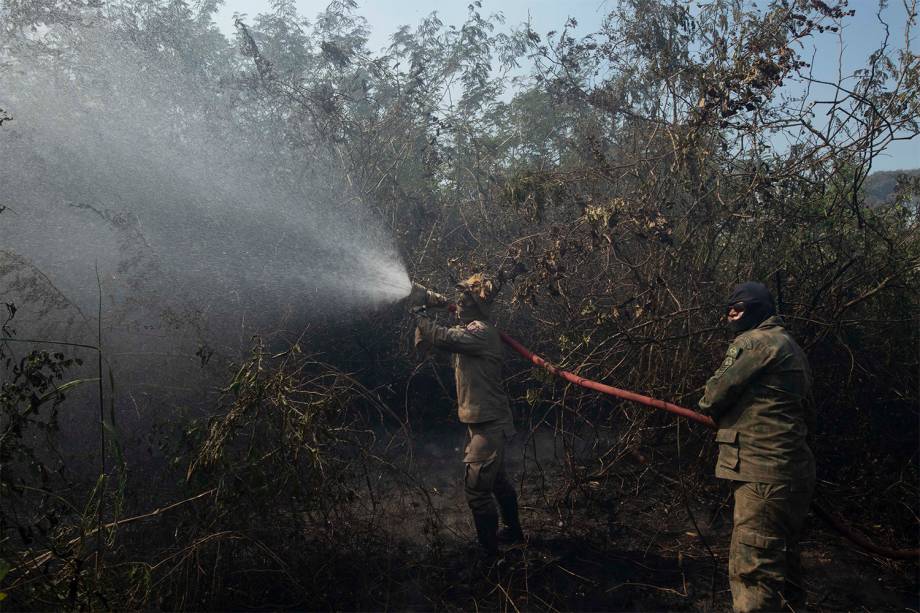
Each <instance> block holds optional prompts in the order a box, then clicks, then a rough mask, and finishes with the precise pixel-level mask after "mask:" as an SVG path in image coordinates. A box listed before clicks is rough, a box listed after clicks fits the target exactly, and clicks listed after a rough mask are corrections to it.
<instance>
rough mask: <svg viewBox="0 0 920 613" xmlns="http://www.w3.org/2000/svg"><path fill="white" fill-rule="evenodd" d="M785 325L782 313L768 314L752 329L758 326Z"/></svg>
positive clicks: (780, 326) (758, 327)
mask: <svg viewBox="0 0 920 613" xmlns="http://www.w3.org/2000/svg"><path fill="white" fill-rule="evenodd" d="M785 325H786V322H785V321H783V316H782V315H770V316H769V317H767V318H766V319H765V320H763V321H762V322H760V324H758V325H757V326H756V327H755V328H754V329H755V330H757V329H760V328H776V327H779V328H782V327H784V326H785Z"/></svg>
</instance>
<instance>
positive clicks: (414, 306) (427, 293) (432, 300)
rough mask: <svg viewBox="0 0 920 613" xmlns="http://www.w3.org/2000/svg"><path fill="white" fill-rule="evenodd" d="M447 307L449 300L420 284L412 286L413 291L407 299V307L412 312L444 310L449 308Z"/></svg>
mask: <svg viewBox="0 0 920 613" xmlns="http://www.w3.org/2000/svg"><path fill="white" fill-rule="evenodd" d="M447 305H448V300H447V298H445V297H444V296H442V295H441V294H439V293H437V292H433V291H431V290H430V289H428V288H426V287H425V286H424V285H420V284H418V283H413V284H412V291H411V292H409V297H408V298H406V306H407V307H408V308H409V310H411V311H417V310H424V309H429V308H444V307H447Z"/></svg>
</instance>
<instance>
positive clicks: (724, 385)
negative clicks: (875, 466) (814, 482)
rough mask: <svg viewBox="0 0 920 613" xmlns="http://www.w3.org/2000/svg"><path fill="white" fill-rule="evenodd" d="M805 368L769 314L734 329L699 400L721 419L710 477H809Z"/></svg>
mask: <svg viewBox="0 0 920 613" xmlns="http://www.w3.org/2000/svg"><path fill="white" fill-rule="evenodd" d="M810 391H811V370H810V368H809V366H808V359H807V358H806V357H805V353H804V352H803V351H802V348H801V347H799V345H798V344H797V343H796V342H795V340H793V338H792V337H791V336H790V335H789V333H788V332H786V329H785V328H784V327H783V320H782V318H780V317H778V316H773V317H770V318H769V319H767V320H766V321H764V322H763V323H761V324H760V325H759V326H757V327H756V328H753V329H751V330H748V331H746V332H743V333H741V334H739V335H738V336H737V337H736V338H735V340H734V341H732V344H731V345H730V346H729V347H728V351H727V352H726V354H725V360H724V361H723V362H722V365H721V366H720V367H719V369H718V370H716V372H715V374H714V375H713V376H712V377H711V378H710V379H709V381H707V382H706V393H705V394H704V395H703V399H702V400H700V402H699V406H700V408H701V409H702V410H703V411H704V412H706V413H709V414H710V415H711V416H712V418H713V419H714V420H715V422H716V424H717V425H718V426H719V430H718V431H717V432H716V441H717V442H718V443H719V461H718V463H717V464H716V477H720V478H722V479H734V480H738V481H756V482H760V483H782V482H788V481H797V480H800V479H814V474H815V459H814V455H812V453H811V449H809V447H808V444H807V443H806V442H805V437H806V436H807V435H808V431H809V429H810V428H813V427H814V425H813V424H814V412H813V409H812V407H811V403H810V401H809V393H810Z"/></svg>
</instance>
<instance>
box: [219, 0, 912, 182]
mask: <svg viewBox="0 0 920 613" xmlns="http://www.w3.org/2000/svg"><path fill="white" fill-rule="evenodd" d="M328 3H329V0H297V3H296V4H297V7H298V10H299V12H300V14H301V15H303V16H304V17H306V18H308V19H312V18H313V17H314V16H315V15H316V14H317V13H319V12H320V11H322V10H323V9H324V8H325V7H326V5H328ZM358 4H359V7H358V13H359V14H361V15H362V16H363V17H364V18H365V19H366V20H367V22H368V25H369V26H370V28H371V34H370V40H369V41H368V46H369V47H370V49H371V50H372V51H378V50H381V49H384V48H385V47H386V46H387V45H388V44H389V37H390V35H391V34H392V33H393V32H395V31H396V30H397V29H398V28H399V27H400V26H402V25H410V26H413V25H415V24H417V23H418V22H419V21H421V19H422V18H424V17H426V16H427V15H429V14H430V13H432V12H434V11H437V13H438V16H439V18H440V19H441V21H443V22H444V23H445V24H447V25H451V24H452V25H460V24H461V23H463V22H464V21H465V19H466V15H467V5H468V4H469V2H468V1H466V0H460V1H457V2H431V1H427V2H426V1H424V0H389V1H387V0H358ZM691 4H692V3H691ZM761 4H764V3H761ZM889 4H890V6H888V7H887V8H886V9H885V10H884V11H883V12H882V17H883V19H884V20H885V21H886V22H888V24H889V27H890V38H889V46H890V47H893V48H896V49H897V48H903V47H904V28H905V24H906V20H907V15H906V12H905V9H904V6H903V3H902V2H900V1H898V0H895V1H894V2H890V3H889ZM614 5H615V3H614V2H611V1H610V0H567V1H559V0H483V1H482V9H481V12H482V13H483V14H492V13H501V14H503V15H504V17H505V20H506V26H508V27H513V26H517V25H520V24H522V23H525V22H527V21H528V20H529V21H530V22H531V24H532V27H533V29H534V30H536V31H537V32H539V33H541V34H545V33H546V32H548V31H549V30H559V29H561V27H562V25H563V24H564V23H565V21H566V19H567V18H568V17H574V18H575V19H576V20H577V21H578V28H577V30H576V31H575V33H576V34H581V35H586V34H589V33H590V32H593V31H596V30H597V29H598V28H599V27H600V25H601V22H602V21H603V19H604V17H605V16H606V14H607V13H608V12H609V11H610V10H611V8H612V7H613V6H614ZM850 8H853V9H855V10H856V16H855V17H851V18H847V19H846V20H845V21H844V22H843V24H842V26H843V29H842V31H841V33H840V35H839V36H838V35H837V34H832V33H825V34H823V35H820V36H818V38H817V40H816V44H815V45H814V46H813V47H812V48H809V49H804V50H803V54H804V55H805V56H806V57H812V56H813V57H814V61H813V67H814V72H815V75H816V76H817V77H819V78H822V79H823V80H830V81H836V76H837V72H838V58H840V60H841V64H842V70H841V72H842V74H843V75H844V76H846V75H850V74H852V73H853V71H854V70H855V69H857V68H860V67H862V66H864V65H865V63H866V58H867V57H868V56H869V55H870V54H871V53H872V52H873V51H874V50H875V49H876V48H877V46H878V43H879V41H881V39H882V36H883V33H884V28H883V26H882V24H881V23H880V22H879V20H878V18H877V17H876V12H877V9H878V4H877V2H874V1H873V0H851V2H850ZM269 10H270V2H269V0H224V5H223V6H222V7H221V9H220V11H219V12H218V14H217V18H216V21H217V25H218V26H219V27H220V29H221V30H222V31H224V32H225V33H227V34H228V35H229V34H231V33H232V32H233V15H234V13H245V14H246V15H247V16H248V18H247V19H246V21H248V22H251V21H252V18H253V17H254V16H255V15H257V14H258V13H261V12H267V11H269ZM912 38H913V41H912V44H911V48H912V49H914V51H915V52H916V50H917V49H916V46H917V44H920V41H918V39H917V36H916V34H914V35H913V37H912ZM841 40H842V41H843V43H841ZM814 94H815V96H817V98H816V99H826V98H822V96H826V95H832V94H831V93H830V92H829V91H821V90H816V91H815V92H814ZM917 167H920V138H914V139H913V140H911V141H906V142H898V143H894V144H893V145H892V146H891V147H889V149H888V150H887V151H886V152H885V153H884V154H882V155H881V156H880V157H879V158H877V159H876V161H875V164H874V166H873V169H874V170H892V169H898V168H917Z"/></svg>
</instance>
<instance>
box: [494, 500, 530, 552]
mask: <svg viewBox="0 0 920 613" xmlns="http://www.w3.org/2000/svg"><path fill="white" fill-rule="evenodd" d="M497 500H498V509H499V511H501V514H502V523H503V524H505V526H504V527H503V528H502V529H501V530H499V531H498V540H499V541H500V542H502V543H523V542H524V531H523V530H521V520H520V518H519V517H518V502H517V494H515V493H514V492H511V494H509V495H505V496H498V497H497Z"/></svg>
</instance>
